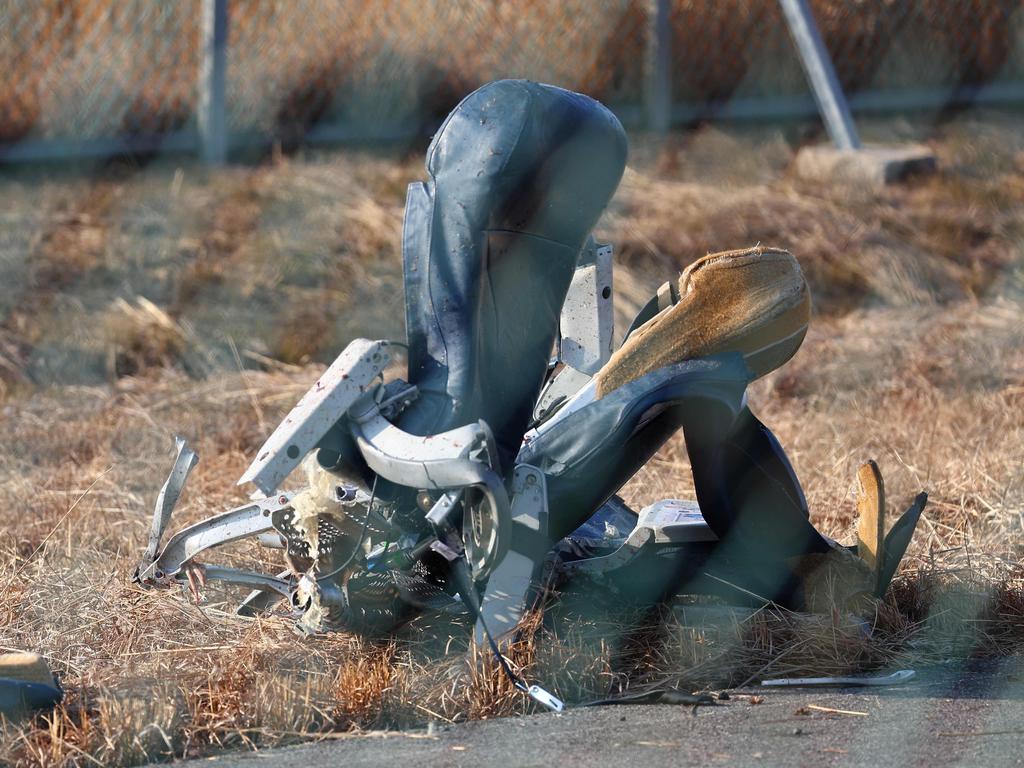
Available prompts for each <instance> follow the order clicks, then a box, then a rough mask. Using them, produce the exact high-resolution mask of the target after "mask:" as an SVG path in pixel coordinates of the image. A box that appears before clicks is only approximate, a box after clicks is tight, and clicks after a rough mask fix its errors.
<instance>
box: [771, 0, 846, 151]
mask: <svg viewBox="0 0 1024 768" xmlns="http://www.w3.org/2000/svg"><path fill="white" fill-rule="evenodd" d="M779 4H780V5H781V6H782V12H783V14H785V16H786V24H787V25H788V26H789V32H790V34H791V35H792V36H793V42H795V43H796V49H797V52H798V53H799V54H800V63H801V64H803V67H804V72H805V73H806V74H807V79H808V80H809V81H810V83H811V90H812V91H813V92H814V100H815V101H816V102H818V111H819V112H820V113H821V117H822V120H824V121H825V129H826V130H827V131H828V135H829V137H830V138H831V139H832V143H833V144H835V145H836V147H837V148H838V149H860V147H861V143H860V137H859V136H858V135H857V128H856V127H855V126H854V124H853V116H852V115H851V114H850V107H849V105H848V104H847V103H846V95H845V94H844V93H843V89H842V88H841V87H840V86H839V79H838V78H837V77H836V70H835V67H833V66H832V59H831V57H829V55H828V51H827V50H826V49H825V44H824V43H823V42H822V41H821V33H820V32H819V31H818V25H817V24H816V23H815V22H814V16H813V14H812V13H811V9H810V6H809V5H808V4H807V0H779Z"/></svg>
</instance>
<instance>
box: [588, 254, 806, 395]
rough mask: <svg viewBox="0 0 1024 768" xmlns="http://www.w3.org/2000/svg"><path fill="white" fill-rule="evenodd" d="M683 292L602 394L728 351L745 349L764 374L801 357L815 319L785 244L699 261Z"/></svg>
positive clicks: (618, 360)
mask: <svg viewBox="0 0 1024 768" xmlns="http://www.w3.org/2000/svg"><path fill="white" fill-rule="evenodd" d="M679 295H680V300H679V303H677V304H675V305H674V306H671V307H669V308H668V309H666V310H664V311H662V312H659V313H658V314H657V315H655V316H654V317H653V318H651V319H650V320H649V321H647V322H646V323H644V324H643V325H642V326H640V327H639V328H638V329H637V330H636V331H634V333H633V334H632V335H631V336H630V337H629V338H628V339H627V340H626V341H625V343H624V344H623V345H622V347H620V348H619V349H618V350H617V351H616V352H615V354H613V355H612V358H611V360H609V361H608V363H607V364H606V365H605V366H604V368H602V369H601V370H600V371H599V372H598V374H597V376H596V380H597V394H598V397H603V396H604V395H606V394H608V393H609V392H613V391H615V390H616V389H618V388H619V387H621V386H623V385H624V384H628V383H629V382H631V381H634V380H636V379H638V378H640V377H641V376H644V375H645V374H648V373H650V372H652V371H655V370H657V369H659V368H663V367H664V366H666V365H671V364H673V363H677V362H681V361H683V360H692V359H695V358H699V357H706V356H708V355H713V354H718V353H722V352H732V351H737V352H741V353H743V356H744V359H745V360H746V362H747V365H749V366H750V367H751V369H752V370H753V371H754V373H755V375H757V376H763V375H764V374H766V373H768V372H769V371H771V370H773V369H775V368H777V367H779V366H780V365H782V364H783V363H784V362H786V360H788V359H789V358H790V357H792V356H793V354H794V353H795V352H796V350H797V349H798V348H799V346H800V343H801V342H802V341H803V338H804V335H805V334H806V332H807V325H808V323H809V321H810V314H811V297H810V292H809V291H808V288H807V283H806V281H805V280H804V276H803V273H802V272H801V271H800V265H799V264H798V263H797V261H796V259H795V258H794V257H793V255H792V254H790V253H789V252H788V251H784V250H781V249H778V248H762V247H756V248H746V249H743V250H737V251H725V252H723V253H714V254H710V255H708V256H705V257H703V258H701V259H698V260H697V261H695V262H694V263H693V264H691V265H690V266H689V267H687V268H686V269H685V270H684V271H683V274H682V275H681V276H680V278H679Z"/></svg>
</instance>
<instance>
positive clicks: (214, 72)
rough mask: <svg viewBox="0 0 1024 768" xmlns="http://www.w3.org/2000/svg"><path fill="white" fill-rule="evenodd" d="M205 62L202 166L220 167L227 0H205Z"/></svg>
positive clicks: (223, 148)
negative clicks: (203, 163)
mask: <svg viewBox="0 0 1024 768" xmlns="http://www.w3.org/2000/svg"><path fill="white" fill-rule="evenodd" d="M202 13H203V19H202V27H201V32H200V33H201V35H202V38H201V46H202V60H201V62H200V67H199V114H198V116H197V117H198V124H199V144H200V153H201V155H202V158H203V162H205V163H206V164H208V165H221V164H223V163H224V161H225V159H226V158H227V148H228V147H227V121H226V119H225V104H224V98H225V87H226V76H227V64H228V56H227V53H228V51H227V48H228V0H203V11H202Z"/></svg>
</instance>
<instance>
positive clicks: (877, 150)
mask: <svg viewBox="0 0 1024 768" xmlns="http://www.w3.org/2000/svg"><path fill="white" fill-rule="evenodd" d="M937 167H938V164H937V162H936V158H935V153H934V152H932V151H931V150H930V149H929V148H928V147H925V146H921V145H918V144H911V145H903V146H867V147H863V148H861V149H836V148H835V147H831V146H825V145H821V146H814V147H804V148H803V149H801V150H800V151H799V152H797V155H796V174H797V176H799V177H800V178H802V179H809V180H812V181H827V182H838V183H842V184H856V185H862V186H870V187H873V188H876V189H878V188H882V187H884V186H885V185H887V184H894V183H897V182H899V181H902V180H903V179H905V178H906V177H907V176H911V175H921V174H928V173H934V171H935V170H936V168H937Z"/></svg>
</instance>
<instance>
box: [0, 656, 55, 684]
mask: <svg viewBox="0 0 1024 768" xmlns="http://www.w3.org/2000/svg"><path fill="white" fill-rule="evenodd" d="M0 677H6V678H8V679H12V680H21V681H22V682H25V683H42V684H44V685H53V673H52V672H50V667H49V666H47V664H46V661H44V660H43V657H42V656H40V655H39V654H38V653H29V652H27V651H19V652H17V653H5V654H2V655H0Z"/></svg>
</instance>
